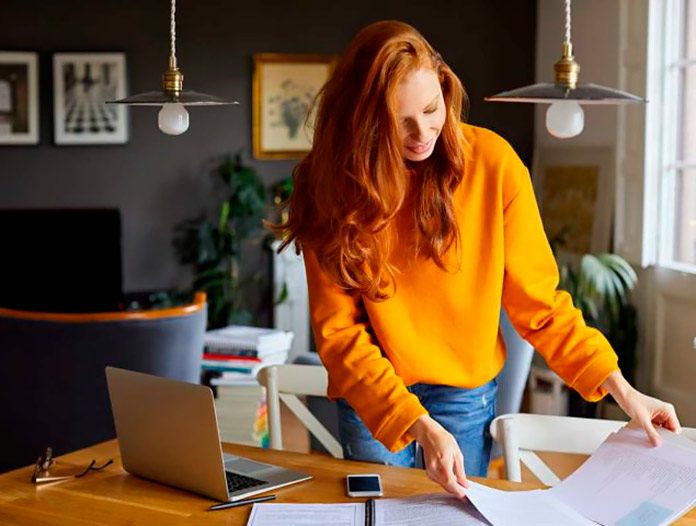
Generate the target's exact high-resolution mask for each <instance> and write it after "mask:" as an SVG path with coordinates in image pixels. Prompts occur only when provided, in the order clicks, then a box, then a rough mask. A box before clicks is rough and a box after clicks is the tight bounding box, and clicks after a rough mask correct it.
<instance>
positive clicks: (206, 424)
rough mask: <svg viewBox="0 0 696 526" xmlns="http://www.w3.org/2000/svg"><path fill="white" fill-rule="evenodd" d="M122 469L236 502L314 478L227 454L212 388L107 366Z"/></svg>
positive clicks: (214, 497)
mask: <svg viewBox="0 0 696 526" xmlns="http://www.w3.org/2000/svg"><path fill="white" fill-rule="evenodd" d="M106 380H107V384H108V388H109V397H110V399H111V408H112V411H113V416H114V425H115V427H116V435H117V437H118V441H119V447H120V449H121V461H122V463H123V468H124V469H125V470H126V471H128V472H129V473H131V474H133V475H138V476H140V477H143V478H147V479H150V480H154V481H157V482H161V483H163V484H168V485H170V486H174V487H176V488H181V489H184V490H188V491H192V492H195V493H199V494H201V495H205V496H207V497H211V498H213V499H217V500H219V501H235V500H239V499H242V498H245V497H249V496H251V495H256V494H257V493H263V492H266V491H269V490H272V489H276V488H280V487H282V486H287V485H288V484H293V483H295V482H301V481H304V480H309V479H310V478H311V476H309V475H307V474H305V473H300V472H297V471H292V470H289V469H286V468H282V467H279V466H274V465H272V464H266V463H263V462H257V461H255V460H251V459H248V458H244V457H239V456H235V455H229V454H223V451H222V445H221V443H220V434H219V431H218V424H217V417H216V414H215V403H214V400H213V393H212V391H211V390H210V388H208V387H206V386H203V385H197V384H191V383H186V382H180V381H177V380H171V379H168V378H161V377H158V376H152V375H149V374H144V373H139V372H134V371H128V370H125V369H118V368H116V367H107V368H106Z"/></svg>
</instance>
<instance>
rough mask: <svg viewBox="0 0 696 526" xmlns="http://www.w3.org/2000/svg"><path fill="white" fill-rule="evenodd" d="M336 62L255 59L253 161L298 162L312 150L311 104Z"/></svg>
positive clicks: (306, 57)
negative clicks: (284, 160)
mask: <svg viewBox="0 0 696 526" xmlns="http://www.w3.org/2000/svg"><path fill="white" fill-rule="evenodd" d="M337 59H338V57H337V55H311V54H277V53H257V54H255V55H254V77H253V143H254V157H255V158H256V159H299V158H302V157H303V156H304V155H305V154H306V153H307V152H309V150H310V149H311V148H312V130H313V120H314V114H313V112H312V110H313V109H314V107H315V106H314V100H315V98H316V97H317V95H318V93H319V90H321V88H322V86H323V85H324V83H325V82H326V81H327V80H328V78H329V75H330V74H331V72H332V71H333V68H334V66H335V64H336V61H337ZM310 112H311V114H310Z"/></svg>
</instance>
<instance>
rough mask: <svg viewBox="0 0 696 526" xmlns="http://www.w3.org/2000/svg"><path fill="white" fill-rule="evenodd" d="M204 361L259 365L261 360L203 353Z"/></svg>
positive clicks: (251, 357)
mask: <svg viewBox="0 0 696 526" xmlns="http://www.w3.org/2000/svg"><path fill="white" fill-rule="evenodd" d="M203 359H204V360H215V361H218V362H225V363H238V364H250V365H251V364H256V363H261V358H256V357H254V356H234V355H230V354H212V353H203Z"/></svg>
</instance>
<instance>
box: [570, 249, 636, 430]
mask: <svg viewBox="0 0 696 526" xmlns="http://www.w3.org/2000/svg"><path fill="white" fill-rule="evenodd" d="M559 272H560V282H559V288H560V289H563V290H565V291H567V292H568V293H569V294H570V295H571V297H572V298H573V304H574V305H575V307H577V308H578V309H580V311H581V312H582V315H583V318H584V319H585V322H586V323H587V324H588V325H591V326H593V327H595V328H597V329H599V330H600V331H601V332H602V333H603V334H604V335H605V336H606V337H607V339H608V340H609V342H610V343H611V344H612V347H613V348H614V350H615V351H616V353H617V355H618V357H619V366H620V367H621V370H622V372H623V374H624V375H625V376H626V378H627V379H628V381H629V382H633V376H634V372H635V367H636V354H635V352H636V343H637V339H638V329H637V315H636V309H635V308H634V307H633V305H631V303H630V295H631V290H633V288H634V287H635V285H636V283H637V281H638V277H637V275H636V273H635V271H634V270H633V268H632V267H631V265H630V264H629V263H628V262H627V261H626V260H625V259H623V258H622V257H621V256H618V255H617V254H609V253H605V254H599V255H593V254H585V255H583V256H582V257H581V258H580V259H579V261H576V262H572V261H565V262H560V263H559ZM570 403H571V414H575V415H577V416H593V414H594V412H595V407H594V405H593V404H588V403H586V402H584V401H583V400H582V399H581V398H580V397H579V396H575V395H574V393H572V392H571V402H570Z"/></svg>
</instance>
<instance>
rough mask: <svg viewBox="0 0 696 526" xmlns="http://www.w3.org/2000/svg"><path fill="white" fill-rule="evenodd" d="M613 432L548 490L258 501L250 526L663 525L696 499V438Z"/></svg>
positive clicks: (478, 488) (477, 487)
mask: <svg viewBox="0 0 696 526" xmlns="http://www.w3.org/2000/svg"><path fill="white" fill-rule="evenodd" d="M658 432H659V433H660V435H661V436H662V438H663V444H662V445H660V446H658V447H653V446H652V445H651V444H650V443H649V442H648V439H647V436H646V434H645V432H644V431H643V430H635V429H629V428H623V429H621V430H620V431H618V432H616V433H613V434H612V435H610V436H609V437H608V438H607V440H606V441H605V442H604V443H603V444H602V445H601V446H600V447H599V448H598V449H597V451H595V453H594V454H593V455H592V456H591V457H590V458H589V459H588V460H587V462H585V463H584V464H583V465H582V466H581V467H580V468H579V469H578V470H576V471H575V472H574V473H573V474H572V475H570V476H569V477H568V478H567V479H565V480H564V481H562V482H561V483H560V484H558V485H557V486H555V487H553V488H551V489H546V490H533V491H502V490H497V489H493V488H489V487H487V486H483V485H481V484H476V483H474V482H470V488H469V489H468V490H467V496H468V501H464V502H462V501H459V500H457V499H456V498H454V497H452V496H449V495H444V494H443V495H424V496H419V497H413V498H408V499H379V500H375V501H368V503H367V504H363V503H355V504H254V508H253V509H252V513H251V516H250V517H249V522H248V523H247V526H280V525H283V526H300V525H302V526H308V525H315V524H316V525H319V524H331V525H332V526H358V525H360V526H362V525H363V524H370V525H374V526H397V525H400V526H430V525H436V524H437V525H439V524H447V525H451V526H457V525H463V526H474V525H480V524H492V525H493V526H513V525H514V526H526V525H530V526H592V525H595V524H602V525H604V526H610V525H612V526H614V525H615V526H661V525H663V524H669V523H671V522H673V521H674V520H676V519H677V518H678V517H680V516H681V515H683V514H684V513H686V512H687V511H688V510H689V509H690V508H691V507H692V506H693V505H694V504H696V443H695V442H692V441H690V440H688V439H686V438H683V437H680V436H678V435H675V434H674V433H670V432H669V431H666V430H663V429H659V430H658Z"/></svg>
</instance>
